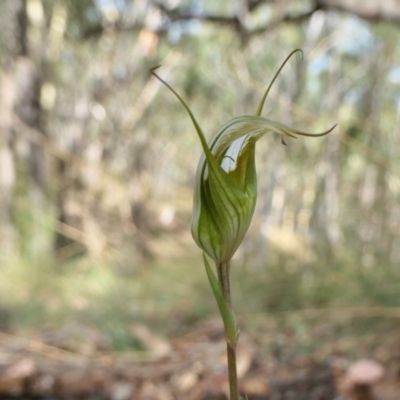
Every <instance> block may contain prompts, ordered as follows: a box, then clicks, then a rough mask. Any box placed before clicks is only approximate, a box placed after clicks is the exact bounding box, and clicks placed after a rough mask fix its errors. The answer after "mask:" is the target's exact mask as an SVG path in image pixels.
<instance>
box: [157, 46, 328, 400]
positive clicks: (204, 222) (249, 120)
mask: <svg viewBox="0 0 400 400" xmlns="http://www.w3.org/2000/svg"><path fill="white" fill-rule="evenodd" d="M297 51H300V52H301V50H294V51H293V52H292V53H291V54H290V55H289V56H288V57H287V58H286V60H285V61H284V62H283V64H282V66H281V67H280V68H279V70H278V72H277V73H276V74H275V76H274V78H273V79H272V81H271V83H270V85H269V86H268V88H267V90H266V91H265V93H264V95H263V97H262V99H261V101H260V104H259V106H258V108H257V111H256V113H255V115H245V116H242V117H237V118H233V119H231V120H230V121H229V122H227V123H226V124H225V125H224V126H223V127H222V128H221V129H220V130H219V131H218V132H217V134H216V135H215V136H214V137H213V138H212V139H211V140H210V141H209V142H208V143H207V141H206V138H205V136H204V133H203V131H202V130H201V128H200V125H199V124H198V122H197V120H196V118H195V117H194V115H193V113H192V111H191V110H190V108H189V106H188V105H187V104H186V103H185V101H184V100H183V99H182V97H181V96H180V95H179V94H178V93H177V92H176V91H175V90H174V89H173V88H172V87H171V86H170V85H169V84H168V83H166V82H165V81H164V80H163V79H161V78H160V77H159V76H158V75H157V74H156V73H155V72H154V70H153V71H152V73H153V75H154V76H156V77H157V78H158V79H159V80H160V81H161V82H162V83H164V84H165V85H166V86H167V87H168V88H169V89H170V90H171V91H172V92H173V93H174V94H175V96H176V97H177V98H178V99H179V101H180V102H181V103H182V105H183V107H185V109H186V111H187V112H188V114H189V116H190V118H191V120H192V122H193V124H194V127H195V129H196V131H197V134H198V136H199V138H200V142H201V145H202V147H203V155H202V157H201V159H200V162H199V165H198V167H197V172H196V178H195V189H194V200H193V215H192V235H193V238H194V240H195V241H196V243H197V244H198V246H199V247H200V248H201V249H203V251H204V253H206V254H208V256H210V257H211V258H212V259H213V260H214V261H215V265H216V270H217V274H218V279H217V277H216V276H215V274H214V272H213V270H212V268H211V266H210V264H209V262H208V260H207V257H206V256H205V255H204V253H203V258H204V265H205V267H206V272H207V276H208V279H209V282H210V285H211V288H212V290H213V293H214V296H215V299H216V301H217V304H218V308H219V311H220V313H221V316H222V320H223V323H224V330H225V340H226V342H227V358H228V372H229V387H230V393H231V397H230V398H231V400H239V397H240V396H239V389H238V382H237V370H236V345H237V341H238V337H239V330H238V327H237V325H236V319H235V315H234V312H233V309H232V304H231V295H230V260H231V258H232V256H233V255H234V253H235V251H236V250H237V248H238V247H239V245H240V243H241V242H242V240H243V238H244V235H245V234H246V232H247V229H248V228H249V225H250V222H251V219H252V217H253V213H254V208H255V205H256V200H257V176H256V166H255V146H256V142H257V140H258V139H260V138H261V137H262V136H264V135H265V134H266V133H268V132H276V133H278V134H280V135H282V142H283V144H286V143H285V142H284V140H283V138H284V137H285V136H286V137H290V138H296V137H297V136H313V137H316V136H323V135H326V134H327V133H329V132H330V131H331V130H332V129H333V128H334V127H335V126H333V127H332V128H331V129H329V130H328V131H326V132H322V133H316V134H312V133H306V132H301V131H298V130H296V129H293V128H289V127H287V126H286V125H283V124H281V123H279V122H275V121H272V120H270V119H268V118H264V117H261V112H262V109H263V107H264V103H265V100H266V98H267V96H268V93H269V91H270V89H271V86H272V84H273V83H274V81H275V79H276V78H277V76H278V75H279V73H280V71H281V69H282V68H283V66H284V65H285V64H286V62H287V61H288V60H289V58H290V57H291V56H292V55H293V54H294V53H296V52H297Z"/></svg>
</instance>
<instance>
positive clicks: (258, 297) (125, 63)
mask: <svg viewBox="0 0 400 400" xmlns="http://www.w3.org/2000/svg"><path fill="white" fill-rule="evenodd" d="M0 25H1V27H2V29H1V33H0V328H1V329H2V330H3V331H13V332H15V331H16V332H27V333H28V334H32V332H36V331H38V330H39V331H48V332H52V331H53V330H60V329H61V330H65V332H68V337H69V339H68V340H75V341H76V342H74V343H75V344H74V345H76V346H77V349H80V348H81V347H82V346H83V347H82V348H85V346H89V347H90V345H91V344H90V345H88V343H87V342H86V341H89V342H90V343H95V342H96V340H94V339H93V337H97V336H96V335H97V334H98V333H100V334H101V337H102V338H103V339H104V343H106V344H105V346H106V347H107V348H109V349H116V350H126V349H142V348H143V343H141V341H140V337H139V336H140V335H138V334H137V329H136V330H135V328H134V327H135V326H137V325H136V324H138V323H141V324H144V325H145V326H147V327H150V329H151V330H154V331H157V332H158V333H159V334H161V335H168V336H174V335H178V334H180V333H182V332H185V331H186V330H187V329H189V330H190V327H192V326H193V324H195V323H198V322H201V321H204V320H206V319H208V318H210V316H216V313H217V308H216V305H215V302H214V299H213V297H212V295H211V291H210V288H209V287H208V282H207V278H206V274H205V271H204V267H203V265H202V259H201V251H200V250H199V249H198V248H197V247H196V245H195V244H194V243H193V240H192V238H191V234H190V217H191V207H192V203H191V202H192V190H193V189H192V188H193V181H194V174H195V169H196V165H197V162H198V160H199V157H200V155H201V146H200V143H199V140H198V137H197V135H196V133H195V131H194V128H193V126H192V124H191V121H190V119H189V118H188V116H187V115H186V113H185V111H184V109H183V108H182V106H181V105H180V104H179V103H178V101H177V100H176V98H174V96H173V95H172V94H171V93H170V92H169V91H168V90H167V89H166V88H165V87H163V86H162V85H161V84H160V82H158V81H157V80H156V79H155V78H154V77H152V76H151V74H150V72H149V70H150V69H151V68H152V67H154V66H156V65H159V64H161V65H162V67H161V68H160V70H159V74H160V75H161V76H162V77H163V78H165V79H166V80H167V81H168V82H169V83H171V84H172V85H173V87H174V88H176V90H177V91H178V92H179V93H181V94H182V96H183V98H184V99H186V100H187V102H188V104H189V105H190V106H191V107H192V109H193V112H194V114H195V115H196V117H197V118H198V121H199V122H200V124H201V126H202V128H203V130H204V131H205V132H206V134H207V135H208V137H211V136H212V135H213V134H214V133H215V132H216V131H217V130H218V129H219V127H220V126H221V125H222V124H223V123H225V122H226V121H227V120H229V119H230V118H232V117H235V116H239V115H243V114H254V112H255V110H256V107H257V104H258V102H259V100H260V98H261V96H262V93H263V91H264V90H265V88H266V86H267V85H268V83H269V82H270V80H271V78H272V76H273V75H274V74H275V72H276V71H277V69H278V67H279V66H280V64H281V63H282V61H283V60H284V59H285V57H286V56H287V55H288V54H289V53H290V52H291V51H292V50H294V49H295V48H301V49H303V51H304V59H303V60H301V57H300V56H299V55H296V56H295V57H293V59H291V61H290V62H289V63H288V64H287V66H286V67H285V69H284V70H283V72H282V73H281V75H280V77H279V78H278V80H277V81H276V83H275V85H274V87H273V89H272V92H271V94H270V96H269V98H268V99H267V103H266V107H265V110H264V113H263V114H264V115H265V116H268V118H271V119H273V120H276V121H280V122H282V123H284V124H287V125H289V126H294V127H296V128H297V129H301V130H305V131H309V132H320V131H323V130H326V129H328V128H329V127H331V126H332V125H333V124H335V123H338V127H337V128H336V129H335V130H334V131H333V132H332V133H331V134H329V135H328V136H326V137H323V138H316V139H304V138H301V139H299V140H290V141H288V145H287V146H282V144H281V142H280V138H279V137H277V135H274V134H270V135H269V136H267V137H265V138H263V140H261V141H260V142H259V145H258V149H257V152H258V153H257V157H258V159H257V169H258V174H259V198H258V203H257V209H256V212H255V216H254V219H253V223H252V225H251V227H250V230H249V233H248V234H247V236H246V239H245V241H244V243H243V245H242V246H241V248H240V249H239V251H238V253H237V255H236V256H235V260H234V263H233V264H234V265H233V297H234V302H235V308H236V310H237V315H238V317H239V320H240V324H241V327H242V331H247V332H252V334H253V335H256V336H257V335H260V336H261V334H262V335H267V332H268V330H267V329H265V326H267V325H268V327H269V328H268V329H272V331H273V329H275V328H276V329H279V330H280V332H286V333H287V334H286V335H283V336H282V335H280V336H276V337H275V336H274V338H275V339H276V340H275V339H273V340H275V342H276V343H275V346H281V347H282V348H285V349H287V346H288V343H289V342H290V341H291V340H293V338H295V341H296V343H300V344H301V345H303V347H304V349H310V348H313V346H314V347H317V346H320V344H321V342H319V341H316V340H315V337H314V339H313V338H312V337H311V336H310V335H309V333H310V330H312V329H313V327H315V326H316V325H315V324H320V323H321V324H324V326H325V328H324V329H325V330H324V329H321V330H320V331H319V334H320V336H321V335H322V336H323V335H326V338H327V339H326V340H327V343H328V342H335V343H336V342H340V341H341V340H342V341H343V343H347V344H346V345H347V346H348V349H350V350H351V349H352V346H353V347H354V341H351V340H350V339H351V338H355V339H354V340H356V342H357V343H358V344H359V343H361V342H362V340H365V341H366V342H368V341H369V340H373V341H376V340H378V341H381V340H382V338H386V337H387V335H389V334H395V333H396V332H397V334H398V332H399V328H400V327H399V325H398V315H399V310H400V308H399V307H400V296H399V289H400V268H399V265H400V234H399V233H400V167H399V165H400V164H399V161H400V124H399V122H400V46H399V43H400V4H399V3H398V2H396V1H390V0H369V1H363V0H358V1H356V0H354V1H347V2H346V1H342V0H286V1H273V0H237V1H233V0H232V1H226V2H222V1H214V0H165V1H162V0H160V1H155V0H154V1H153V0H135V1H134V0H2V1H0ZM274 327H275V328H274ZM328 331H329V332H330V334H329V335H328V334H327V333H326V332H328ZM74 332H85V334H84V335H81V334H79V335H78V336H77V337H74V334H75V333H74ZM135 332H136V333H135ZM288 332H290V334H289V333H288ZM324 332H325V333H324ZM91 335H92V336H91ZM93 335H94V336H93ZM71 338H73V339H71ZM88 338H89V339H88ZM103 339H102V340H103ZM321 340H322V339H321ZM349 340H350V341H349ZM385 340H386V339H385ZM82 342H85V343H82ZM368 343H369V342H368ZM80 346H81V347H80ZM285 346H286V347H285Z"/></svg>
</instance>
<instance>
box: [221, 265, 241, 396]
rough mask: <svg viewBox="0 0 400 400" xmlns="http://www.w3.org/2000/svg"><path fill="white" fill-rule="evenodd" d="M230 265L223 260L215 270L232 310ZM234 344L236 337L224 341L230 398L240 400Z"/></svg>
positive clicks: (223, 294)
mask: <svg viewBox="0 0 400 400" xmlns="http://www.w3.org/2000/svg"><path fill="white" fill-rule="evenodd" d="M230 267H231V266H230V262H223V263H220V264H219V265H218V266H217V270H218V280H219V284H220V286H221V291H222V296H223V298H224V300H225V303H226V305H227V306H228V308H229V309H230V310H232V301H231V282H230ZM225 337H227V332H225ZM236 344H237V337H236V340H235V342H234V343H231V341H229V340H227V341H226V352H227V358H228V375H229V390H230V400H240V397H239V387H238V378H237V369H236Z"/></svg>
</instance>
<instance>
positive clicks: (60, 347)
mask: <svg viewBox="0 0 400 400" xmlns="http://www.w3.org/2000/svg"><path fill="white" fill-rule="evenodd" d="M131 329H132V331H133V333H134V334H135V336H136V337H137V338H139V339H140V340H141V342H142V343H143V345H144V347H146V348H147V349H149V351H143V352H130V353H127V352H123V353H120V354H118V353H116V352H109V351H102V344H101V340H100V339H99V338H98V337H96V335H92V333H90V332H89V331H88V332H83V333H82V334H83V335H86V337H87V338H89V339H88V341H87V342H85V343H86V348H81V350H80V351H79V352H77V351H71V349H69V348H68V347H71V346H69V345H67V343H68V341H66V340H65V337H64V339H63V335H61V334H59V335H57V334H56V333H54V332H53V333H52V334H49V333H46V334H41V335H37V336H36V338H35V339H34V340H32V339H26V338H22V337H20V336H16V335H14V334H10V333H0V399H1V400H5V399H37V400H40V399H43V400H57V399H71V400H72V399H91V400H97V399H110V400H130V399H135V400H176V399H182V400H226V399H227V395H226V393H227V381H226V365H225V345H224V342H223V337H222V332H221V327H220V323H219V322H216V321H209V322H207V323H203V324H202V325H201V326H199V327H198V328H196V329H195V330H191V332H190V333H189V334H186V335H184V336H180V337H178V338H176V339H173V340H170V341H167V340H165V339H163V338H160V337H158V336H156V335H154V334H153V333H152V332H151V331H150V330H149V329H148V328H147V327H146V326H144V325H135V326H133V327H132V328H131ZM64 336H65V335H64ZM87 343H91V346H89V347H88V346H87ZM390 346H391V347H390V349H388V351H386V352H383V353H384V354H386V356H385V357H382V351H381V353H380V355H379V358H380V360H379V361H380V362H381V363H382V364H383V366H384V368H385V375H384V377H383V379H382V381H381V382H379V383H377V384H376V385H375V386H374V387H372V388H371V390H370V389H369V388H358V389H357V390H358V392H356V391H355V390H354V389H351V388H350V387H349V384H348V383H347V382H346V378H345V372H346V369H347V368H348V366H349V364H350V361H349V360H348V359H347V358H346V357H345V356H343V355H341V356H339V355H337V354H336V355H333V354H332V355H330V356H328V357H325V360H321V359H319V360H316V358H315V357H313V356H307V357H306V356H302V357H300V356H299V357H298V358H292V359H291V360H283V361H282V359H279V357H277V356H272V355H265V354H264V355H262V353H261V352H260V351H259V350H258V347H259V343H257V344H255V343H254V341H252V340H251V339H250V338H248V337H247V336H245V335H244V334H242V335H241V338H240V341H239V348H238V373H239V377H240V389H241V391H242V393H243V394H245V395H246V396H247V397H248V400H348V399H354V400H356V399H357V400H361V399H362V400H371V399H375V400H400V346H395V347H393V343H392V344H391V345H390ZM264 353H266V352H264ZM266 354H267V353H266ZM369 357H370V358H373V357H374V355H373V354H369ZM375 358H377V357H375ZM360 389H361V391H360Z"/></svg>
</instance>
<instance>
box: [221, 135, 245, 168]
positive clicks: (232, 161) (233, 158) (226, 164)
mask: <svg viewBox="0 0 400 400" xmlns="http://www.w3.org/2000/svg"><path fill="white" fill-rule="evenodd" d="M245 140H246V136H242V137H240V138H239V139H236V140H235V141H234V142H233V143H232V144H231V145H230V146H229V147H228V150H227V151H226V153H225V155H224V158H223V159H222V162H221V168H222V169H223V170H224V171H225V172H228V173H229V172H231V171H234V170H235V169H236V167H237V159H238V157H239V154H240V151H241V150H242V148H243V143H244V142H245Z"/></svg>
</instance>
